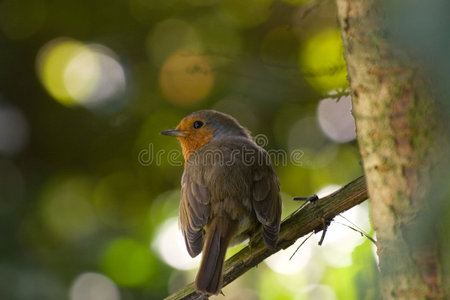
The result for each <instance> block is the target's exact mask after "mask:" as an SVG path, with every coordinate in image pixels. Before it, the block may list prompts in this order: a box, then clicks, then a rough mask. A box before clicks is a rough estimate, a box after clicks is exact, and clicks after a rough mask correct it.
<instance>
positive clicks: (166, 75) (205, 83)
mask: <svg viewBox="0 0 450 300" xmlns="http://www.w3.org/2000/svg"><path fill="white" fill-rule="evenodd" d="M159 84H160V87H161V90H162V92H163V94H164V95H165V96H166V98H167V99H168V100H169V101H170V102H172V103H174V104H177V105H192V104H195V103H197V102H199V101H201V100H203V99H204V98H205V97H206V96H208V94H209V93H210V91H211V89H212V87H213V84H214V73H213V70H212V66H211V64H210V62H209V61H208V59H207V58H206V57H204V56H202V55H199V54H197V53H195V52H193V51H191V50H187V49H184V50H179V51H177V52H175V53H174V54H172V55H171V56H170V57H169V58H167V60H166V61H165V62H164V65H163V67H162V68H161V72H160V74H159Z"/></svg>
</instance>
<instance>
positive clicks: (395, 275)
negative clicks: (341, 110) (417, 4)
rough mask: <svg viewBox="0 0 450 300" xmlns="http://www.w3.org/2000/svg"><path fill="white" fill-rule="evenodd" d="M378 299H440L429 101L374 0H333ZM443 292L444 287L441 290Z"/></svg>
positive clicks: (433, 131) (431, 105)
mask: <svg viewBox="0 0 450 300" xmlns="http://www.w3.org/2000/svg"><path fill="white" fill-rule="evenodd" d="M337 6H338V18H339V23H340V26H341V31H342V38H343V41H344V49H345V50H344V53H345V58H346V61H347V68H348V75H349V81H350V88H351V91H352V101H353V115H354V117H355V120H356V127H357V138H358V143H359V147H360V152H361V155H362V158H363V164H364V170H365V174H366V177H367V184H368V190H369V196H370V203H371V215H372V219H373V223H374V228H375V231H376V236H377V244H378V245H377V246H378V250H377V253H378V256H379V264H380V271H381V280H380V283H381V294H382V295H383V298H384V299H443V298H444V297H445V296H444V286H443V285H442V276H441V272H442V270H441V268H440V262H439V255H438V253H437V252H438V251H437V249H438V247H437V245H436V241H437V237H436V231H435V230H434V229H435V228H434V227H433V225H434V223H435V222H434V221H435V220H433V219H431V216H433V215H435V212H433V211H432V209H431V208H432V207H433V203H430V202H431V199H433V198H432V197H431V198H430V197H428V196H429V195H430V190H429V189H430V186H431V182H430V172H431V169H432V168H433V167H434V165H435V161H434V160H433V159H434V158H436V157H437V154H436V153H435V152H433V151H434V148H435V145H436V142H437V140H436V128H437V127H436V124H435V122H434V120H435V115H434V113H435V112H434V109H435V107H434V105H435V101H434V99H433V96H432V94H431V93H430V91H429V90H428V89H427V86H426V83H425V81H424V80H422V78H421V77H420V76H419V72H418V71H417V70H416V68H415V67H414V62H413V61H411V60H410V59H409V58H408V57H407V55H405V54H404V53H403V52H402V51H401V50H400V49H398V48H396V47H395V46H394V45H393V44H392V43H390V41H389V40H388V39H387V38H386V36H388V34H387V33H388V32H387V31H386V29H385V28H383V26H384V24H386V20H385V19H384V18H385V12H384V11H383V7H382V4H381V2H380V1H375V0H337ZM447 296H448V295H447Z"/></svg>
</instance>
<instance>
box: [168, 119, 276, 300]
mask: <svg viewBox="0 0 450 300" xmlns="http://www.w3.org/2000/svg"><path fill="white" fill-rule="evenodd" d="M161 134H164V135H169V136H175V137H176V138H177V139H178V140H179V141H180V144H181V148H182V151H183V156H184V159H185V169H184V172H183V176H182V178H181V202H180V216H179V225H180V228H181V231H182V234H183V236H184V239H185V242H186V247H187V251H188V252H189V255H190V256H191V257H195V256H197V255H198V254H199V253H200V252H203V256H202V260H201V263H200V268H199V270H198V273H197V277H196V279H195V286H196V289H197V290H198V291H200V292H203V293H206V294H208V295H217V294H218V293H220V291H221V289H222V281H223V278H222V268H223V263H224V260H225V254H226V251H227V248H228V247H229V246H231V245H233V244H236V243H240V242H242V241H244V240H245V239H247V238H249V239H250V241H251V239H252V237H253V236H254V235H255V233H257V232H258V231H259V230H260V228H261V227H262V235H263V240H264V244H265V245H266V246H267V247H269V248H273V247H275V245H276V243H277V239H278V233H279V230H280V219H281V207H282V203H281V198H280V188H279V181H278V177H277V175H276V174H275V171H274V169H273V167H272V165H271V162H270V157H269V154H268V153H267V152H266V151H265V150H264V149H263V148H261V147H259V146H258V145H256V144H255V142H253V140H252V137H251V135H250V132H249V131H248V130H247V129H246V128H244V127H243V126H241V125H240V124H239V123H238V122H237V121H236V119H234V118H233V117H231V116H229V115H227V114H224V113H221V112H218V111H214V110H201V111H197V112H194V113H192V114H190V115H189V116H187V117H185V118H184V119H182V120H181V122H180V123H179V124H178V126H177V127H176V129H173V130H166V131H163V132H161Z"/></svg>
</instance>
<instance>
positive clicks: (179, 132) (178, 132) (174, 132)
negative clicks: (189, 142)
mask: <svg viewBox="0 0 450 300" xmlns="http://www.w3.org/2000/svg"><path fill="white" fill-rule="evenodd" d="M161 134H163V135H168V136H184V131H183V130H178V129H171V130H164V131H162V132H161Z"/></svg>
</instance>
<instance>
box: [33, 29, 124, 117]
mask: <svg viewBox="0 0 450 300" xmlns="http://www.w3.org/2000/svg"><path fill="white" fill-rule="evenodd" d="M36 64H37V72H38V75H39V78H40V79H41V82H42V84H43V85H44V87H45V88H46V90H47V91H48V92H49V94H50V95H51V96H52V97H53V98H54V99H55V100H57V101H58V102H59V103H61V104H63V105H66V106H73V105H81V106H84V107H86V108H88V109H92V110H95V111H98V110H103V111H106V112H110V111H117V110H119V109H121V108H122V107H123V106H124V103H123V102H124V101H125V98H124V97H123V93H124V92H125V87H126V82H125V72H124V70H123V68H122V66H121V65H120V63H119V62H118V61H117V59H116V58H115V54H114V53H113V52H112V51H111V50H110V49H108V48H106V47H104V46H102V45H97V44H92V45H86V44H84V43H82V42H80V41H77V40H73V39H68V38H58V39H54V40H52V41H50V42H48V43H47V44H46V45H44V47H42V49H41V50H40V52H39V54H38V57H37V61H36ZM119 96H122V97H119Z"/></svg>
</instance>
